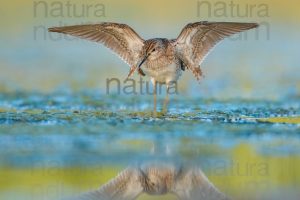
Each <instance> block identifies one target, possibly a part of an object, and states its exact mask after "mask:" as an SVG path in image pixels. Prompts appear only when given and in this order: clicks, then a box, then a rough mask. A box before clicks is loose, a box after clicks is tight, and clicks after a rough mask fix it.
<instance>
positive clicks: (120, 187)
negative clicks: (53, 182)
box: [69, 168, 143, 200]
mask: <svg viewBox="0 0 300 200" xmlns="http://www.w3.org/2000/svg"><path fill="white" fill-rule="evenodd" d="M142 178H143V175H142V174H141V172H140V170H139V169H136V168H127V169H125V170H124V171H122V172H121V173H120V174H119V175H118V176H117V177H116V178H114V179H112V180H111V181H110V182H108V183H107V184H105V185H103V186H102V187H100V188H99V189H98V190H95V191H91V192H87V193H85V194H82V195H79V196H78V197H74V198H70V199H69V200H133V199H136V198H137V197H138V196H139V195H140V194H141V193H142V192H143V187H142V184H141V181H142V180H141V179H142Z"/></svg>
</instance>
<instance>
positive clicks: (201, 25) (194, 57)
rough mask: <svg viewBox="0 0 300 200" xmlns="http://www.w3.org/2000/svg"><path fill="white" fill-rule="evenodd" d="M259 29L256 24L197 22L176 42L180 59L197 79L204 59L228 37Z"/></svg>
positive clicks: (185, 30) (189, 26) (183, 32)
mask: <svg viewBox="0 0 300 200" xmlns="http://www.w3.org/2000/svg"><path fill="white" fill-rule="evenodd" d="M256 27H258V24H256V23H234V22H205V21H204V22H196V23H191V24H188V25H186V26H185V27H184V28H183V30H182V31H181V33H180V35H179V36H178V38H177V39H176V40H175V44H176V52H177V54H178V56H179V58H180V59H181V60H182V61H183V63H184V64H185V65H186V66H187V68H189V69H191V70H192V72H193V73H194V75H195V76H196V78H197V79H199V78H200V76H201V70H200V68H199V69H197V68H198V66H199V65H200V64H201V63H202V61H203V60H204V58H205V57H206V56H207V55H208V53H209V52H210V51H211V50H212V49H213V47H214V46H215V45H216V44H218V43H219V42H220V41H221V40H223V39H224V38H226V37H229V36H232V35H234V34H236V33H239V32H242V31H246V30H249V29H252V28H256Z"/></svg>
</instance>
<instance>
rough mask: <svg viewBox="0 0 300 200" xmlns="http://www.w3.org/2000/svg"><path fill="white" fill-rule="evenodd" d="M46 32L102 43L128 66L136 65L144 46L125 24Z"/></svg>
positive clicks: (84, 26)
mask: <svg viewBox="0 0 300 200" xmlns="http://www.w3.org/2000/svg"><path fill="white" fill-rule="evenodd" d="M48 30H49V31H50V32H57V33H64V34H68V35H72V36H75V37H79V38H83V39H88V40H91V41H95V42H99V43H102V44H103V45H105V46H106V47H108V48H110V49H111V50H112V51H114V52H115V53H116V54H117V55H119V57H120V58H121V59H122V60H124V61H125V62H126V63H127V64H128V65H130V66H132V65H136V63H137V62H138V61H137V58H138V55H139V53H140V51H141V49H142V47H143V45H144V40H143V39H142V38H141V37H140V36H139V35H138V34H137V33H136V32H135V31H134V30H133V29H132V28H131V27H129V26H128V25H126V24H117V23H101V24H90V25H76V26H65V27H53V28H49V29H48Z"/></svg>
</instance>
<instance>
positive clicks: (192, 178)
mask: <svg viewBox="0 0 300 200" xmlns="http://www.w3.org/2000/svg"><path fill="white" fill-rule="evenodd" d="M171 192H172V193H174V194H175V195H176V196H177V197H178V198H179V199H181V200H196V199H198V200H199V199H200V200H229V198H228V197H226V196H225V195H224V194H223V193H221V192H220V191H219V190H218V189H217V188H216V187H215V186H214V185H213V184H212V183H211V182H210V181H209V180H208V178H207V177H206V176H205V175H204V173H203V172H202V170H201V169H199V168H197V167H194V168H188V169H182V171H181V172H180V174H178V176H177V177H176V179H175V183H174V186H173V188H172V190H171Z"/></svg>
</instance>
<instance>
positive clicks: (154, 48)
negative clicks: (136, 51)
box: [138, 39, 167, 67]
mask: <svg viewBox="0 0 300 200" xmlns="http://www.w3.org/2000/svg"><path fill="white" fill-rule="evenodd" d="M166 46H167V40H166V39H151V40H147V41H145V44H144V47H143V50H142V54H141V60H140V62H139V63H138V67H141V66H142V65H143V64H144V63H145V62H146V61H147V60H150V61H151V60H156V59H157V58H159V57H160V56H161V55H163V54H164V53H165V51H166Z"/></svg>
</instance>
